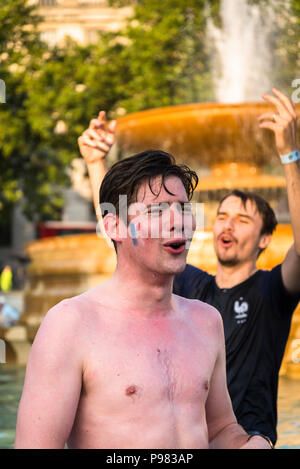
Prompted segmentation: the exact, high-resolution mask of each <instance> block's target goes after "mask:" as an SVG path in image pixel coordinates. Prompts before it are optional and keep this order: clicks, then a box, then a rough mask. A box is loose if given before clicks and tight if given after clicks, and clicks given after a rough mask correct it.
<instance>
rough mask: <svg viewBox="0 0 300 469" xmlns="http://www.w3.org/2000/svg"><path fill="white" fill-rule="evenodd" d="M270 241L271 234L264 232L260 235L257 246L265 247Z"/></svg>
mask: <svg viewBox="0 0 300 469" xmlns="http://www.w3.org/2000/svg"><path fill="white" fill-rule="evenodd" d="M271 241H272V235H271V234H264V235H262V236H261V237H260V240H259V245H258V247H259V248H260V249H266V248H267V247H268V246H269V244H270V242H271Z"/></svg>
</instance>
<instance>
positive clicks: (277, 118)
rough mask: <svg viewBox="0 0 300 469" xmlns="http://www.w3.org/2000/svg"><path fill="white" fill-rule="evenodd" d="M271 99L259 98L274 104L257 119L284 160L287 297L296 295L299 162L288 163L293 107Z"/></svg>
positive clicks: (299, 260)
mask: <svg viewBox="0 0 300 469" xmlns="http://www.w3.org/2000/svg"><path fill="white" fill-rule="evenodd" d="M272 91H273V93H274V95H275V96H273V95H268V94H266V95H263V98H264V99H265V100H266V101H268V102H270V103H272V104H274V106H275V109H276V113H272V112H268V113H265V114H263V115H262V116H260V117H259V120H260V122H261V123H260V127H261V128H264V129H269V130H272V131H273V132H274V136H275V142H276V147H277V151H278V154H279V156H280V158H281V159H282V156H283V160H284V164H283V167H284V173H285V178H286V185H287V195H288V204H289V211H290V217H291V224H292V229H293V235H294V244H293V245H292V246H291V248H290V249H289V251H288V253H287V255H286V257H285V259H284V262H283V264H282V280H283V284H284V286H285V288H286V289H287V291H289V292H290V293H298V292H300V281H299V278H300V212H299V207H300V160H299V159H298V160H296V158H294V159H295V160H296V161H293V160H292V162H289V161H290V160H289V158H288V157H286V156H284V155H290V154H292V153H293V152H295V151H296V150H297V140H296V133H297V114H296V110H295V105H294V103H293V102H292V101H291V100H290V99H289V98H288V97H287V96H285V95H284V94H283V93H281V92H280V91H278V90H276V89H275V88H273V90H272Z"/></svg>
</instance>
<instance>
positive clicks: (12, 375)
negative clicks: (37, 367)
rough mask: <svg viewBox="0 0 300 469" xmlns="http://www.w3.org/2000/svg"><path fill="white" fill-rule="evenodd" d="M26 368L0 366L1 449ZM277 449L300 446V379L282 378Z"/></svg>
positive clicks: (9, 438) (10, 432) (12, 424)
mask: <svg viewBox="0 0 300 469" xmlns="http://www.w3.org/2000/svg"><path fill="white" fill-rule="evenodd" d="M24 375H25V368H23V367H11V366H10V367H2V369H1V368H0V449H5V448H13V445H14V438H15V428H16V418H17V411H18V405H19V400H20V396H21V393H22V388H23V382H24ZM278 407H279V423H278V441H277V445H276V447H277V448H278V449H296V448H297V449H300V380H299V381H293V380H290V379H287V378H280V384H279V398H278Z"/></svg>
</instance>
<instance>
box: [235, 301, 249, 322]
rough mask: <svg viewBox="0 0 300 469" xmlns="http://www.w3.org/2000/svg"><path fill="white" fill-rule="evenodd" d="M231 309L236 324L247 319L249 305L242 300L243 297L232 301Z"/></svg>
mask: <svg viewBox="0 0 300 469" xmlns="http://www.w3.org/2000/svg"><path fill="white" fill-rule="evenodd" d="M233 309H234V312H235V316H234V319H235V320H236V322H237V324H243V323H244V322H246V321H247V317H248V309H249V305H248V303H247V301H244V298H243V297H241V298H239V300H236V301H235V302H234V305H233Z"/></svg>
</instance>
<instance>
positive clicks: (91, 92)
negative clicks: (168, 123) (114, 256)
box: [0, 0, 300, 226]
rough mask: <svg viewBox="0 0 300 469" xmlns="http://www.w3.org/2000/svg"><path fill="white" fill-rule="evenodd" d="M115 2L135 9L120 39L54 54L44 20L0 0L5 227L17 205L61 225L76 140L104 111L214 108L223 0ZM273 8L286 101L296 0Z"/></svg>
mask: <svg viewBox="0 0 300 469" xmlns="http://www.w3.org/2000/svg"><path fill="white" fill-rule="evenodd" d="M249 1H252V2H258V1H259V2H260V3H267V2H268V0H249ZM282 1H283V0H282ZM110 3H111V5H112V6H114V7H118V6H123V5H131V6H133V15H132V17H131V18H129V20H128V21H127V24H126V26H125V27H124V29H123V30H122V31H119V32H118V33H106V34H101V35H99V41H98V42H97V44H93V45H88V46H84V47H83V46H79V45H77V44H76V43H75V42H73V41H71V40H68V41H67V42H66V44H65V46H64V47H63V48H57V47H55V48H50V47H49V46H47V45H46V44H44V43H42V42H41V41H40V39H39V35H38V32H37V29H36V27H37V24H38V22H39V21H41V19H40V18H39V17H37V15H36V10H35V8H34V7H32V6H29V4H28V1H27V0H10V1H9V2H6V1H5V0H0V24H1V28H0V78H1V79H3V80H4V81H5V83H6V90H7V96H6V101H7V102H6V104H0V188H1V191H0V226H1V224H3V223H5V222H6V221H7V217H8V214H9V213H10V211H11V207H12V205H13V204H14V203H16V202H17V201H19V202H21V203H22V206H23V210H24V211H25V213H26V215H27V216H28V218H30V219H32V220H35V221H39V220H46V219H58V218H59V217H60V213H61V208H62V205H63V197H62V187H64V186H66V185H68V183H69V182H68V181H69V179H68V176H67V173H66V168H67V167H68V165H69V164H70V162H71V161H72V159H73V158H75V157H78V147H77V138H78V136H79V135H80V133H81V132H82V131H83V130H84V129H85V128H86V126H87V125H88V122H89V121H90V119H91V118H92V117H94V116H95V115H97V113H98V111H99V110H100V109H105V110H107V111H108V116H109V118H115V117H118V116H121V115H123V114H125V113H128V112H134V111H139V110H143V109H148V108H152V107H161V106H168V105H174V104H184V103H190V102H197V101H198V102H199V101H210V100H214V93H213V85H212V79H211V72H210V60H209V59H210V58H209V56H208V53H207V50H206V45H205V27H206V21H207V18H208V16H210V17H213V19H214V21H215V22H216V24H219V25H220V23H221V20H220V16H219V7H220V0H206V1H204V0H163V1H161V0H136V1H127V0H110ZM276 4H277V10H278V11H277V13H276V14H278V19H280V21H279V23H280V24H281V26H280V25H279V27H278V34H277V35H276V36H275V37H274V42H273V44H272V46H273V50H274V67H273V69H274V85H276V86H277V87H280V88H281V89H282V90H284V91H286V92H289V93H290V92H291V89H290V85H291V81H292V80H293V79H295V78H297V73H298V75H299V65H300V54H299V41H300V2H299V0H291V12H289V14H288V15H287V14H286V13H284V14H283V8H282V6H280V4H281V0H279V1H278V2H276ZM284 15H286V16H285V17H284ZM298 78H299V76H298ZM62 126H63V132H59V131H58V129H59V128H61V127H62Z"/></svg>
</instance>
